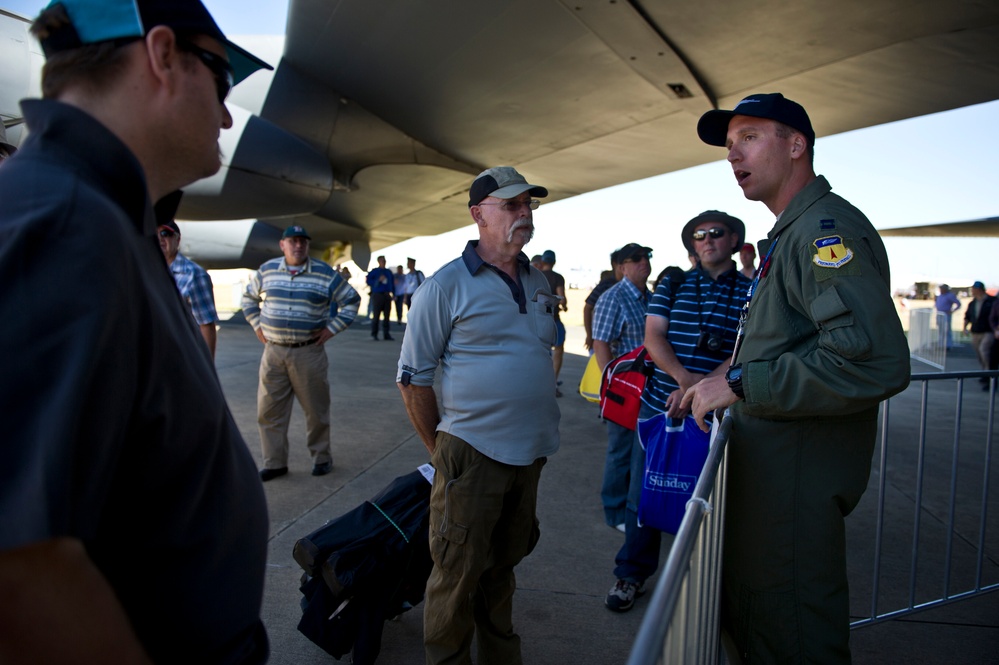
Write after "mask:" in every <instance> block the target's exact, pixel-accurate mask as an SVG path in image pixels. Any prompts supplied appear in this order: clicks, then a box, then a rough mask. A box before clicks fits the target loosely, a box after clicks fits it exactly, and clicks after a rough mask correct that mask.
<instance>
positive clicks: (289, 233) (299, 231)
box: [281, 226, 312, 240]
mask: <svg viewBox="0 0 999 665" xmlns="http://www.w3.org/2000/svg"><path fill="white" fill-rule="evenodd" d="M285 238H307V239H308V240H312V236H310V235H309V232H308V231H306V230H305V229H304V228H303V227H301V226H289V227H288V228H286V229H285V230H284V233H282V234H281V239H282V240H284V239H285Z"/></svg>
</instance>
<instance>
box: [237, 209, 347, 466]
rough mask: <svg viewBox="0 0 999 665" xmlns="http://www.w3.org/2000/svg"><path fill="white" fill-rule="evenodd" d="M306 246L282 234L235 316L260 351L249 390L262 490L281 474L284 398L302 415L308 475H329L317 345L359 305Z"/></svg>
mask: <svg viewBox="0 0 999 665" xmlns="http://www.w3.org/2000/svg"><path fill="white" fill-rule="evenodd" d="M310 239H311V238H310V236H309V234H308V232H307V231H306V230H305V229H304V228H302V227H301V226H289V227H288V228H287V229H285V231H284V233H283V234H282V236H281V251H282V252H283V254H284V256H282V257H278V258H275V259H271V260H270V261H267V262H266V263H264V264H263V265H262V266H260V269H259V270H258V271H257V272H256V274H255V275H254V276H253V279H252V280H250V283H249V284H248V285H247V287H246V292H245V293H244V294H243V314H244V315H245V316H246V320H247V322H248V323H249V324H250V325H251V326H253V329H254V330H255V331H256V333H257V337H258V338H260V341H261V342H263V343H264V354H263V356H262V357H261V359H260V385H259V387H258V388H257V425H258V427H259V429H260V449H261V452H262V454H263V463H264V468H263V469H261V470H260V479H261V480H262V481H264V482H267V481H268V480H272V479H274V478H277V477H278V476H283V475H284V474H286V473H288V422H289V420H290V418H291V398H292V396H295V397H297V398H298V401H299V403H300V404H301V405H302V410H303V411H304V412H305V420H306V427H307V431H308V435H307V444H308V447H309V452H310V453H311V454H312V475H314V476H323V475H326V474H327V473H329V472H330V471H331V470H332V469H333V457H332V455H331V453H330V384H329V378H328V376H327V371H328V367H329V365H328V361H327V358H326V349H325V348H324V346H323V345H324V344H325V343H326V342H327V341H328V340H329V339H330V338H331V337H333V336H334V335H336V334H337V333H339V332H341V331H343V330H344V329H346V328H347V326H349V325H350V323H351V322H352V321H353V320H354V317H355V316H357V307H358V304H359V303H360V301H361V298H360V296H359V295H358V294H357V291H355V290H354V289H353V288H352V287H351V286H350V284H348V283H347V281H346V280H345V279H343V277H341V276H340V274H339V273H338V272H337V271H336V270H335V269H333V268H332V267H331V266H329V265H327V264H325V263H323V262H322V261H317V260H316V259H313V258H311V257H310V256H309V240H310ZM264 294H266V296H265V295H264Z"/></svg>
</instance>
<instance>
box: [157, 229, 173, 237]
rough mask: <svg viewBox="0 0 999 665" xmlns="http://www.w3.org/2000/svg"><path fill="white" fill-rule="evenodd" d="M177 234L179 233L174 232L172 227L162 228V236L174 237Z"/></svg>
mask: <svg viewBox="0 0 999 665" xmlns="http://www.w3.org/2000/svg"><path fill="white" fill-rule="evenodd" d="M175 235H177V234H176V233H174V232H173V231H171V230H170V229H160V237H161V238H172V237H174V236H175Z"/></svg>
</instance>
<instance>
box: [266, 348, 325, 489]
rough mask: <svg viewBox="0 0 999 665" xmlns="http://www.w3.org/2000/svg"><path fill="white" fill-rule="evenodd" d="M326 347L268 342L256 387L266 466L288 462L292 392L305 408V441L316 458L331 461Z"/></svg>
mask: <svg viewBox="0 0 999 665" xmlns="http://www.w3.org/2000/svg"><path fill="white" fill-rule="evenodd" d="M328 369H329V361H328V360H327V358H326V348H325V347H324V346H321V345H318V344H309V345H308V346H302V347H299V348H297V349H292V348H289V347H287V346H278V345H277V344H270V343H268V344H266V345H264V355H263V357H261V359H260V384H259V386H258V388H257V426H258V427H259V429H260V451H261V453H262V454H263V458H264V468H265V469H279V468H281V467H285V466H288V422H289V421H290V420H291V406H292V397H293V396H294V397H297V398H298V402H299V404H301V405H302V410H303V411H304V412H305V425H306V431H307V438H306V443H307V445H308V447H309V452H310V453H311V454H312V463H313V464H322V463H324V462H329V461H332V455H331V454H330V383H329V378H328V376H327V371H328Z"/></svg>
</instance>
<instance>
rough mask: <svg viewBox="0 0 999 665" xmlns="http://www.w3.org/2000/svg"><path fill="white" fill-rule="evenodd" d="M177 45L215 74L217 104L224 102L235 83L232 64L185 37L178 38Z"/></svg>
mask: <svg viewBox="0 0 999 665" xmlns="http://www.w3.org/2000/svg"><path fill="white" fill-rule="evenodd" d="M177 47H178V48H180V49H181V50H183V51H187V52H188V53H191V54H193V55H194V56H196V57H197V58H198V60H200V61H201V62H203V63H205V67H207V68H208V70H209V71H211V73H212V75H214V76H215V90H216V92H218V96H219V104H224V103H225V99H226V97H228V96H229V93H230V92H231V91H232V86H233V85H235V84H234V83H233V80H234V79H233V73H232V65H230V64H229V62H228V61H227V60H226V59H225V58H223V57H222V56H220V55H216V54H214V53H212V52H211V51H209V50H207V49H203V48H201V47H200V46H198V45H197V44H194V43H192V42H189V41H187V40H186V39H178V40H177Z"/></svg>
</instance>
